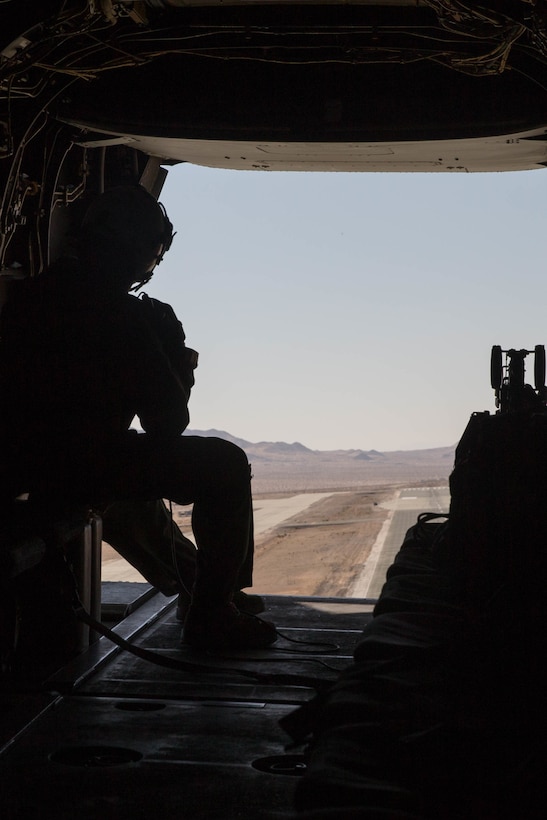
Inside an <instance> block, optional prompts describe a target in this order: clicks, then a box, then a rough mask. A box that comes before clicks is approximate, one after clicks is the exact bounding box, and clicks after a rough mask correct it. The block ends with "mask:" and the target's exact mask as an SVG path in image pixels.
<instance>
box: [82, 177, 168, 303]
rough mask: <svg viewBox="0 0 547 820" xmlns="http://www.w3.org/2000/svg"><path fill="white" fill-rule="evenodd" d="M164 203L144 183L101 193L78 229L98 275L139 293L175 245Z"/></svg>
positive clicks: (84, 247) (84, 248) (88, 258)
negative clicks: (173, 244) (112, 278)
mask: <svg viewBox="0 0 547 820" xmlns="http://www.w3.org/2000/svg"><path fill="white" fill-rule="evenodd" d="M173 236H174V234H173V226H172V224H171V222H170V221H169V218H168V216H167V213H166V211H165V208H164V207H163V205H162V204H161V203H159V202H157V200H156V199H155V198H154V197H153V196H152V194H150V193H148V191H147V190H146V189H145V188H143V187H142V185H120V186H117V187H115V188H109V189H108V190H106V191H105V192H104V193H102V194H100V195H99V196H98V197H97V198H96V199H95V200H94V201H93V202H92V203H91V205H90V207H89V208H88V210H87V212H86V214H85V216H84V219H83V221H82V225H81V228H80V237H79V242H80V250H81V252H82V254H83V257H84V259H85V260H87V261H88V263H90V264H92V265H94V266H95V267H96V268H97V270H98V271H105V270H108V275H109V276H111V277H114V278H115V279H116V280H117V281H118V282H119V284H120V285H122V286H123V287H124V288H127V289H131V290H138V289H139V288H141V287H142V286H143V285H144V284H146V282H148V281H149V280H150V278H151V277H152V274H153V271H154V268H155V267H156V265H158V264H159V263H160V262H161V260H162V259H163V256H164V254H165V253H166V251H168V250H169V248H170V247H171V243H172V241H173Z"/></svg>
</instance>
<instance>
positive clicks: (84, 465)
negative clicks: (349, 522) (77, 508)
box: [0, 186, 276, 648]
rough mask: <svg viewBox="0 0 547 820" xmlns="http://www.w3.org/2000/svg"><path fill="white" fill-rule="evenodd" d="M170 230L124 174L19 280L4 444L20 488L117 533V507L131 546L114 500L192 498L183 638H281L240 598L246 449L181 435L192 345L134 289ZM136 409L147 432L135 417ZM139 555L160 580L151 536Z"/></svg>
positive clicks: (213, 644) (171, 317) (237, 643)
mask: <svg viewBox="0 0 547 820" xmlns="http://www.w3.org/2000/svg"><path fill="white" fill-rule="evenodd" d="M172 236H173V233H172V225H171V223H170V222H169V220H168V218H167V215H166V213H165V210H164V209H163V207H162V206H161V205H159V204H158V203H157V202H156V200H155V199H154V198H153V197H152V196H151V195H150V194H148V192H147V191H145V189H144V188H142V187H140V186H121V187H119V188H114V189H111V190H109V191H107V192H106V193H104V194H102V195H101V196H99V197H97V199H96V200H95V201H94V202H93V203H92V205H91V207H90V208H89V210H88V212H87V214H86V216H85V217H84V220H83V223H82V227H81V230H80V234H79V237H78V242H77V253H76V255H75V256H74V257H72V258H64V259H63V260H61V261H60V262H58V263H57V264H55V265H54V266H53V267H52V268H51V269H50V270H49V271H47V272H46V273H45V274H43V275H41V276H39V277H37V278H36V280H30V281H27V282H24V283H18V284H17V285H16V286H14V288H13V292H12V293H11V294H10V298H9V300H8V303H7V305H6V307H5V308H4V310H3V312H2V317H1V333H2V345H1V348H2V353H1V356H2V359H1V363H0V386H1V388H2V392H3V406H2V419H1V424H0V435H1V437H2V441H1V442H0V446H2V448H3V451H4V454H5V456H6V459H7V463H8V466H9V477H10V488H9V492H10V495H11V496H12V497H14V496H15V495H18V494H20V493H21V492H29V493H30V495H31V498H36V499H40V500H41V502H44V503H48V502H49V503H51V504H53V505H55V504H59V502H60V501H61V503H84V504H91V505H92V506H94V507H95V508H96V509H98V510H100V511H105V520H106V529H107V533H108V529H109V528H110V529H111V530H113V529H114V528H115V526H116V524H115V522H116V521H117V524H118V536H117V539H118V542H119V543H120V544H121V545H122V547H123V554H124V555H125V557H127V558H129V560H132V555H131V546H130V543H128V542H129V537H128V528H129V529H130V525H129V524H128V523H127V521H128V519H127V513H128V512H130V509H131V504H130V505H129V511H128V509H127V507H126V509H125V512H124V510H123V508H122V507H121V506H120V507H118V509H117V510H116V505H115V504H114V502H125V503H126V504H127V503H129V502H132V503H133V504H134V508H135V509H138V505H139V504H143V505H144V504H145V505H148V506H146V507H143V508H142V509H143V515H144V516H145V517H146V516H147V515H148V514H150V515H152V516H153V514H154V511H155V512H158V510H159V511H160V514H161V506H158V505H161V501H158V499H162V498H167V499H171V500H173V501H175V502H177V503H179V504H190V503H193V505H194V507H193V515H192V528H193V531H194V535H195V539H196V544H197V548H198V549H197V553H196V554H195V555H196V562H195V582H194V585H193V589H192V598H191V603H190V605H189V609H188V614H187V617H186V621H185V624H184V629H183V639H184V641H185V642H186V643H188V644H190V645H191V646H195V647H201V648H219V647H238V648H254V647H262V646H267V645H269V644H271V643H273V642H274V641H275V639H276V630H275V627H274V626H273V624H270V623H268V622H267V621H263V620H261V619H259V618H255V617H252V616H251V615H248V614H245V613H243V612H241V611H240V610H239V609H238V608H237V607H236V606H235V604H234V603H233V601H234V596H237V595H238V594H239V599H238V600H240V601H241V599H242V597H243V598H244V595H243V596H242V595H241V593H240V590H241V588H242V586H244V585H245V586H248V585H250V581H251V578H250V572H251V570H250V563H251V558H252V502H251V489H250V469H249V464H248V462H247V458H246V456H245V453H244V452H243V451H242V450H241V449H240V448H238V447H236V446H235V445H233V444H231V443H230V442H227V441H224V440H222V439H217V438H201V437H196V436H182V435H181V433H182V432H183V430H184V429H185V428H186V426H187V424H188V421H189V415H188V408H187V404H188V399H189V396H190V390H191V387H192V385H193V384H194V376H193V368H194V366H195V354H194V351H190V350H189V349H188V348H187V347H186V346H185V341H184V340H185V337H184V332H183V329H182V325H181V324H180V322H179V321H178V320H177V318H176V316H175V314H174V312H173V310H172V308H171V307H170V306H169V305H166V304H163V303H161V302H158V301H157V300H154V299H149V298H148V297H146V296H144V298H142V299H139V298H137V297H136V296H134V295H132V294H131V293H129V291H130V290H137V289H138V288H139V287H141V286H142V285H143V284H145V283H146V282H147V281H148V280H149V279H150V277H151V276H152V272H153V270H154V268H155V266H156V265H157V264H158V263H159V262H160V261H161V259H162V257H163V254H164V253H165V251H167V250H168V248H169V246H170V244H171V241H172ZM135 416H138V417H139V419H140V422H141V425H142V428H143V430H144V431H145V432H144V433H142V434H138V433H136V432H135V431H132V430H129V425H130V424H131V421H132V419H133V418H134V417H135ZM111 505H114V506H111ZM109 507H110V513H109V510H108V508H109ZM124 517H125V522H126V525H125V526H126V529H125V534H124V524H123V522H124ZM120 522H121V524H120ZM120 526H121V530H120ZM113 540H114V541H115V540H116V536H115V537H114V539H113ZM122 541H125V544H122ZM145 541H146V539H143V543H144V542H145ZM113 546H116V544H115V543H114V544H113ZM184 549H185V547H184V544H183V545H182V546H181V545H180V544H179V551H180V550H183V551H184ZM143 556H144V558H143ZM133 557H134V563H136V564H138V565H139V564H140V566H139V568H140V569H141V571H143V569H144V570H145V573H144V574H145V575H146V574H148V575H149V576H150V580H151V581H152V583H154V578H153V577H152V576H153V575H154V571H153V566H152V565H153V558H154V557H153V555H151V553H150V548H149V543H148V545H146V544H145V548H144V552H143V550H140V553H139V546H138V544H136V545H135V555H134V556H133ZM187 558H188V561H189V562H190V563H189V564H188V567H187V568H190V565H191V562H192V555H191V553H189V552H188V553H187ZM143 561H144V564H143ZM161 569H162V568H161V567H159V570H158V571H159V574H160V575H161ZM147 571H148V572H147ZM173 574H174V572H173ZM181 588H182V587H179V589H181ZM171 591H177V590H176V582H174V587H173V590H171ZM249 597H250V598H253V597H254V596H249Z"/></svg>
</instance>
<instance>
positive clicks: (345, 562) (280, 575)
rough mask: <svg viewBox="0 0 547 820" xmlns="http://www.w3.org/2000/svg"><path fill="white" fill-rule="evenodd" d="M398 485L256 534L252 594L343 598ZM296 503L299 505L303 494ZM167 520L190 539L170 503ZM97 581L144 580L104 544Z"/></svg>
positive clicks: (183, 517)
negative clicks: (170, 510) (101, 563)
mask: <svg viewBox="0 0 547 820" xmlns="http://www.w3.org/2000/svg"><path fill="white" fill-rule="evenodd" d="M400 486H402V485H387V486H382V487H378V488H366V489H362V490H357V491H347V492H334V493H332V494H327V495H326V497H323V498H321V499H320V500H316V501H314V502H313V503H311V504H310V505H309V506H306V507H305V509H303V510H302V511H301V512H299V513H297V514H296V515H294V516H291V517H289V518H287V519H285V520H283V521H281V522H280V523H278V524H277V525H275V526H274V527H273V528H270V529H267V530H266V531H264V532H262V533H259V534H258V535H257V537H256V543H255V570H254V587H253V591H256V592H262V593H270V594H280V595H295V594H299V595H316V596H321V597H323V596H325V597H344V596H345V595H346V594H347V590H348V589H349V588H350V587H351V586H352V583H353V582H354V581H355V578H356V577H357V575H358V574H359V573H360V572H361V571H362V569H363V565H364V563H365V562H366V559H367V557H368V555H369V553H370V551H371V549H372V547H373V546H374V543H375V541H376V538H377V536H378V533H379V532H380V529H381V527H382V524H383V522H384V521H385V519H386V517H387V515H388V510H387V509H385V508H383V507H382V506H381V505H382V503H383V502H389V501H390V500H391V499H392V498H393V497H394V495H395V493H396V492H397V490H398V489H399V487H400ZM290 495H291V494H290V493H287V494H280V493H266V494H260V495H259V496H255V506H261V505H263V504H264V503H267V502H268V501H269V500H271V499H274V500H275V499H279V498H280V497H287V498H288V497H290ZM299 495H300V494H299ZM309 497H310V500H313V499H314V498H315V497H316V496H315V494H313V493H312V494H309ZM301 502H302V503H301V506H305V504H306V497H305V496H304V497H302V498H301ZM173 517H174V520H175V521H176V522H177V524H179V526H180V527H181V529H182V530H183V532H184V533H185V534H187V535H190V534H191V531H190V516H189V509H188V508H187V507H178V506H177V505H173ZM103 580H120V581H143V580H144V579H143V578H142V576H141V575H139V573H138V572H137V571H136V570H134V569H133V568H132V567H131V566H130V565H129V564H127V563H126V562H125V561H124V560H123V559H122V558H120V557H119V555H118V554H117V553H116V552H115V551H114V550H113V549H112V548H111V547H110V546H109V545H108V544H103Z"/></svg>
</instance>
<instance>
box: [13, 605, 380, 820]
mask: <svg viewBox="0 0 547 820" xmlns="http://www.w3.org/2000/svg"><path fill="white" fill-rule="evenodd" d="M159 599H160V602H159V604H156V603H154V601H151V600H148V601H147V602H146V603H145V604H144V605H143V606H142V624H138V623H137V621H138V618H139V610H137V611H136V612H134V613H133V614H132V615H131V616H130V617H129V618H127V620H126V621H124V622H122V623H121V624H120V625H118V627H117V628H116V629H117V630H119V631H120V633H124V631H125V634H127V635H128V637H130V639H131V641H132V643H134V644H136V645H137V646H139V647H142V648H145V649H147V650H150V651H153V652H156V653H158V654H159V655H161V656H163V657H169V658H173V659H174V660H175V661H178V662H181V661H182V662H183V665H182V667H181V668H165V667H163V666H157V665H155V664H153V663H150V662H148V661H146V660H143V659H141V658H138V657H135V656H134V655H132V654H130V653H129V652H127V651H121V650H118V649H115V650H114V651H111V650H110V649H108V650H106V649H105V647H106V645H107V641H106V639H105V638H101V640H100V641H98V642H97V643H96V644H94V646H93V647H92V649H91V650H89V652H88V654H87V655H85V653H84V656H82V657H79V658H78V659H77V663H73V664H69V665H67V667H66V668H65V669H64V670H61V672H60V674H59V675H56V676H53V677H52V678H50V679H49V681H48V682H47V685H46V687H45V688H46V689H47V690H48V693H47V694H48V697H49V698H50V699H53V702H52V701H48V705H49V708H48V709H46V710H42V711H40V712H37V713H36V715H35V716H34V719H33V720H32V721H30V720H29V723H28V725H27V728H26V729H25V730H23V731H20V732H19V733H18V734H17V736H16V737H15V738H14V739H13V740H12V742H10V743H9V744H7V745H6V746H5V747H4V752H3V753H2V754H0V787H1V788H0V793H1V799H2V817H3V818H6V820H41V818H42V817H43V818H46V817H50V816H55V817H56V818H57V820H68V818H70V820H73V818H74V817H78V819H79V820H91V819H92V818H93V820H96V818H101V820H141V818H142V820H144V818H146V820H150V818H154V817H162V818H170V817H176V818H177V820H179V818H185V820H201V819H202V818H203V819H205V818H210V820H236V818H250V820H261V818H264V820H267V819H268V818H280V817H283V818H288V817H292V816H293V810H292V805H293V792H294V789H295V784H296V782H297V781H298V780H299V775H300V774H302V773H303V771H305V761H304V758H303V755H302V752H303V750H302V749H300V750H299V749H297V750H294V749H291V748H289V744H290V738H289V736H288V735H287V734H286V733H285V732H284V731H283V729H282V728H281V727H280V725H279V721H280V719H281V718H284V717H286V716H287V715H289V714H290V713H291V712H293V711H294V710H295V709H296V707H297V706H298V705H299V704H301V703H303V702H305V701H307V700H310V699H311V698H313V697H314V695H315V694H316V692H317V691H318V690H319V689H321V688H324V687H325V686H329V685H330V684H331V683H332V682H333V681H334V680H335V679H336V678H337V677H338V674H339V671H340V670H342V669H344V668H345V667H346V666H348V665H349V664H350V663H351V662H352V649H353V646H354V645H355V643H356V642H357V640H358V638H359V637H360V635H361V632H362V629H363V627H364V626H365V624H366V623H367V622H368V621H369V620H370V618H371V611H372V603H373V602H370V601H359V600H345V599H335V600H333V599H320V598H293V597H285V596H267V599H266V600H267V610H266V612H265V613H264V614H263V617H265V618H266V619H269V620H272V621H274V622H275V623H276V625H277V626H278V627H279V629H280V631H281V632H282V633H283V634H285V635H287V636H288V637H291V638H293V639H294V640H295V641H297V643H293V642H291V641H288V640H286V639H285V638H280V639H279V641H278V643H277V644H275V645H274V646H273V647H271V648H270V649H268V650H261V651H257V652H237V653H235V652H231V653H229V654H228V655H226V656H221V655H213V654H209V653H203V652H199V653H198V652H195V651H192V650H190V649H188V648H187V647H182V646H181V644H180V634H181V625H180V624H179V623H178V622H177V620H176V618H175V601H174V599H173V600H172V601H169V600H168V599H164V598H163V596H159ZM135 624H136V626H135ZM86 663H87V664H88V668H87V669H86ZM204 667H205V668H204ZM56 681H57V682H58V683H59V686H58V687H57V684H56ZM29 784H31V786H30V785H29Z"/></svg>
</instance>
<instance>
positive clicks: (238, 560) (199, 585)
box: [102, 434, 253, 607]
mask: <svg viewBox="0 0 547 820" xmlns="http://www.w3.org/2000/svg"><path fill="white" fill-rule="evenodd" d="M108 473H109V474H108V478H106V476H105V480H106V485H105V483H104V482H103V485H102V490H103V492H104V490H105V487H106V489H107V492H108V495H109V498H110V499H112V502H114V499H116V503H111V504H107V505H105V507H104V512H103V516H104V518H103V521H104V537H105V540H107V541H108V542H109V543H110V544H111V546H112V547H114V548H115V549H116V550H117V551H119V552H120V554H122V555H123V556H124V557H125V558H126V559H127V560H128V561H129V562H130V563H131V564H133V565H134V566H135V567H136V568H137V569H139V571H140V572H142V574H143V575H144V576H145V577H146V578H147V580H149V581H150V583H152V584H154V586H157V587H158V588H159V589H160V590H161V591H162V592H164V593H167V594H174V593H177V592H179V593H181V592H182V593H183V594H184V593H185V591H186V590H187V589H191V590H192V600H193V603H194V604H196V605H198V606H203V607H209V606H211V605H220V604H222V603H226V602H228V601H231V600H232V596H233V595H234V593H235V592H237V591H238V590H239V589H243V588H245V587H248V586H251V584H252V564H253V513H252V498H251V484H250V480H251V476H250V465H249V463H248V461H247V456H246V455H245V453H244V452H243V450H241V448H239V447H237V446H236V445H234V444H232V443H231V442H228V441H225V440H224V439H219V438H214V437H201V436H180V437H177V438H175V439H170V440H168V441H167V442H161V441H158V440H156V439H154V438H153V437H151V436H148V434H140V435H136V436H133V437H130V438H129V439H128V441H127V442H126V444H125V445H124V447H123V448H121V449H120V450H119V451H118V452H117V453H116V459H115V460H113V462H112V464H111V466H110V470H109V471H108ZM161 499H170V500H172V501H174V502H175V503H178V504H181V505H189V504H192V505H193V509H192V530H193V533H194V537H195V541H196V546H197V550H196V549H195V548H194V546H193V544H192V543H191V542H190V541H189V540H188V539H186V538H185V537H184V536H183V535H182V533H181V532H180V530H179V529H178V527H177V526H176V524H174V522H172V520H171V516H170V515H169V511H168V510H167V508H166V507H165V504H164V503H163V501H162V500H161ZM173 556H175V557H176V567H175V566H174V562H173Z"/></svg>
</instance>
